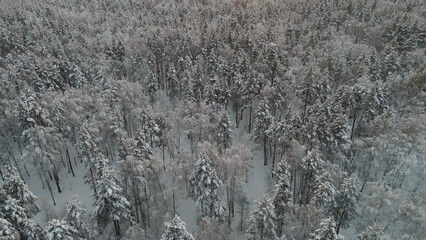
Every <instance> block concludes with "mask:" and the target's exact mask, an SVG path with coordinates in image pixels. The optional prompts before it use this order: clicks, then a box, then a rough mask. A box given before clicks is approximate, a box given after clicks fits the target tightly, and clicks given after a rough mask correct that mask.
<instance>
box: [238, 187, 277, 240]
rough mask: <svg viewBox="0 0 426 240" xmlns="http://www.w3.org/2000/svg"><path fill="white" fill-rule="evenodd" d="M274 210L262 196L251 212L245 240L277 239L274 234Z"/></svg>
mask: <svg viewBox="0 0 426 240" xmlns="http://www.w3.org/2000/svg"><path fill="white" fill-rule="evenodd" d="M275 222H276V217H275V209H274V206H273V205H272V204H271V203H270V201H269V199H268V198H267V197H266V196H265V195H263V197H262V199H261V200H260V201H259V202H258V208H257V209H256V210H254V211H253V212H251V215H250V219H249V220H248V229H247V231H246V235H245V239H247V240H266V239H268V240H275V239H278V237H277V234H276V232H275Z"/></svg>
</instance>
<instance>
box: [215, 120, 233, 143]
mask: <svg viewBox="0 0 426 240" xmlns="http://www.w3.org/2000/svg"><path fill="white" fill-rule="evenodd" d="M215 132H216V134H215V135H216V136H215V141H216V143H217V145H218V146H219V150H220V151H224V150H225V149H227V148H229V147H230V146H231V144H232V136H231V134H232V131H231V122H230V121H229V118H228V114H227V113H226V112H223V113H222V114H221V115H220V117H219V120H218V122H217V124H216V128H215Z"/></svg>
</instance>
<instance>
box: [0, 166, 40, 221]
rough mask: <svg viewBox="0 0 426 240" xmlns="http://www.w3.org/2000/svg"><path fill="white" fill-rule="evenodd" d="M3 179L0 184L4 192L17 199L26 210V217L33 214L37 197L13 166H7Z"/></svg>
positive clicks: (36, 207) (36, 210)
mask: <svg viewBox="0 0 426 240" xmlns="http://www.w3.org/2000/svg"><path fill="white" fill-rule="evenodd" d="M3 177H4V179H5V181H4V182H3V184H2V185H1V186H2V188H3V189H4V190H5V192H6V193H7V194H8V195H9V196H10V197H12V198H14V199H16V200H17V201H18V204H19V206H21V207H23V208H24V209H25V210H26V213H27V215H28V217H30V218H31V217H32V216H34V215H35V214H36V213H37V212H38V211H39V208H38V206H37V205H36V204H35V201H36V200H37V197H36V196H34V194H33V193H32V192H31V191H30V190H29V189H28V186H27V184H25V182H24V181H23V180H22V178H21V176H20V175H19V174H18V172H17V171H16V169H15V168H14V167H9V168H7V170H6V172H5V174H4V176H3Z"/></svg>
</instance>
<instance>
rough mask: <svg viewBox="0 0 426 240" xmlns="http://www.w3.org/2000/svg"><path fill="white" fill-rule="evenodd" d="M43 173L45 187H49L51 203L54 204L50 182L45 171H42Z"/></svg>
mask: <svg viewBox="0 0 426 240" xmlns="http://www.w3.org/2000/svg"><path fill="white" fill-rule="evenodd" d="M43 175H44V179H45V181H46V184H47V188H48V189H49V192H50V196H51V197H52V201H53V205H55V206H56V201H55V197H54V196H53V192H52V188H51V187H50V183H49V180H48V179H47V176H46V173H45V172H43Z"/></svg>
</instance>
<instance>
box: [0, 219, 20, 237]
mask: <svg viewBox="0 0 426 240" xmlns="http://www.w3.org/2000/svg"><path fill="white" fill-rule="evenodd" d="M0 239H2V240H20V239H21V237H20V236H19V232H18V231H17V230H16V229H15V228H14V227H13V226H12V224H11V223H10V222H8V221H7V220H6V219H4V218H1V217H0Z"/></svg>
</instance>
